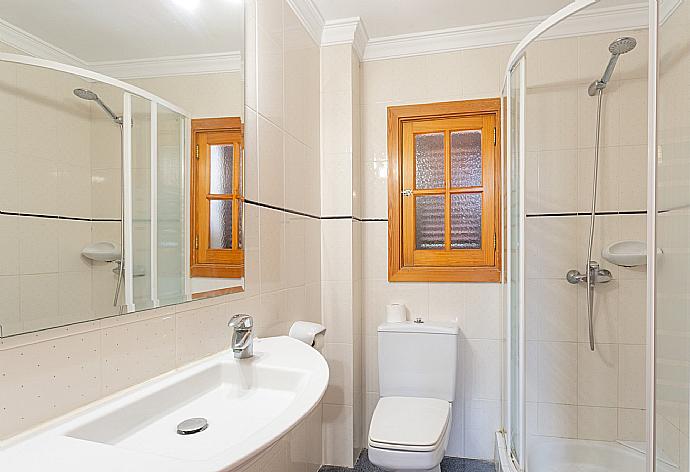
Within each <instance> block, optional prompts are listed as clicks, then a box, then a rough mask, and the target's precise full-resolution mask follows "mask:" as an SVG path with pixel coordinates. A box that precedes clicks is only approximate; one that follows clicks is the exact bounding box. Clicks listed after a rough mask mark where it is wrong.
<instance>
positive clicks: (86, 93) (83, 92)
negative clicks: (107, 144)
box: [73, 88, 122, 126]
mask: <svg viewBox="0 0 690 472" xmlns="http://www.w3.org/2000/svg"><path fill="white" fill-rule="evenodd" d="M73 93H74V95H76V96H77V97H79V98H81V99H82V100H88V101H93V102H96V103H98V105H99V106H100V107H101V108H102V109H103V111H104V112H106V113H107V114H108V116H109V117H110V118H111V119H112V120H113V121H114V122H115V123H117V124H118V125H120V126H122V117H121V116H117V115H116V114H115V112H113V110H111V109H110V107H109V106H108V105H106V104H105V103H103V100H101V98H100V97H99V96H98V95H97V94H96V92H92V91H91V90H88V89H83V88H75V89H74V90H73Z"/></svg>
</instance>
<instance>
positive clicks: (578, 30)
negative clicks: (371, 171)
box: [363, 0, 683, 61]
mask: <svg viewBox="0 0 690 472" xmlns="http://www.w3.org/2000/svg"><path fill="white" fill-rule="evenodd" d="M682 1H683V0H667V1H666V2H664V4H665V5H664V6H665V7H666V8H664V6H662V11H666V12H672V11H673V10H675V8H677V6H678V4H680V3H681V2H682ZM668 14H670V13H667V15H668ZM545 18H547V17H533V18H525V19H522V20H512V21H502V22H495V23H487V24H484V25H476V26H469V27H461V28H450V29H444V30H436V31H426V32H423V33H413V34H404V35H399V36H388V37H381V38H372V39H370V40H369V42H368V44H367V47H366V49H365V52H364V57H363V60H364V61H376V60H384V59H393V58H397V57H406V56H417V55H421V54H433V53H440V52H449V51H458V50H462V49H475V48H481V47H489V46H500V45H505V44H515V43H517V42H519V41H520V39H522V38H523V37H524V36H525V35H526V34H527V33H529V32H530V31H531V30H532V29H533V28H535V27H536V26H537V25H538V24H539V23H541V22H542V21H543V20H544V19H545ZM662 18H663V16H662ZM648 22H649V5H648V4H647V3H646V2H644V3H634V4H630V5H623V6H617V7H610V8H599V9H592V10H586V11H583V12H580V13H577V14H575V15H573V16H572V17H570V18H568V19H566V20H564V21H563V22H562V23H561V24H559V26H558V28H556V29H555V30H550V31H548V32H547V33H545V34H544V35H543V36H542V37H540V38H539V39H554V38H562V37H569V36H581V35H586V34H595V33H604V32H610V31H623V30H630V29H641V28H647V25H648Z"/></svg>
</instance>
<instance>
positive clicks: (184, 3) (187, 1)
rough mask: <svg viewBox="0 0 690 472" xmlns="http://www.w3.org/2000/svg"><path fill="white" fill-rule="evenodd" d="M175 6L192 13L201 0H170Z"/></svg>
mask: <svg viewBox="0 0 690 472" xmlns="http://www.w3.org/2000/svg"><path fill="white" fill-rule="evenodd" d="M172 1H173V3H174V4H175V5H177V6H178V7H182V8H184V9H185V10H188V11H192V10H196V9H197V7H198V6H199V4H200V3H201V0H172Z"/></svg>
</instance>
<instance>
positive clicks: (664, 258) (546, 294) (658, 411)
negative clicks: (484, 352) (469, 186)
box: [498, 0, 690, 472]
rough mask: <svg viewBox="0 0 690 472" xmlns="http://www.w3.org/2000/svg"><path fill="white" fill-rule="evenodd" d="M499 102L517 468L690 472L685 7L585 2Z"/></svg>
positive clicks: (670, 1)
mask: <svg viewBox="0 0 690 472" xmlns="http://www.w3.org/2000/svg"><path fill="white" fill-rule="evenodd" d="M503 104H504V107H503V113H504V117H505V119H504V124H505V126H506V129H505V134H504V136H506V139H505V142H504V146H505V147H504V149H503V152H504V182H505V190H506V192H505V200H506V201H505V208H506V214H505V218H504V225H505V232H504V234H505V237H506V241H505V244H504V247H505V248H506V249H505V250H506V259H505V260H506V274H505V294H504V295H505V304H504V308H505V315H506V316H505V329H506V331H505V335H506V342H505V345H504V346H505V369H504V379H505V382H504V387H505V388H504V397H505V399H506V401H505V403H504V414H503V418H504V420H503V424H504V431H502V432H501V433H500V434H499V435H498V438H499V440H498V450H499V453H500V454H501V455H502V456H503V459H504V460H503V461H502V467H503V470H518V471H519V470H523V471H529V472H546V471H549V472H550V471H558V472H569V471H580V470H601V471H604V470H605V471H614V472H617V471H621V472H623V471H634V472H637V471H639V472H642V471H645V472H651V471H655V470H656V471H663V472H666V471H683V472H687V471H688V463H689V462H690V461H689V455H690V452H689V447H688V445H689V443H690V438H689V437H688V430H689V429H690V427H689V424H690V418H689V415H688V405H689V403H690V388H689V382H690V317H689V316H688V315H689V314H690V259H689V256H688V255H689V254H690V212H689V211H688V209H689V208H690V7H689V5H688V2H686V1H683V0H665V1H663V2H661V1H656V0H651V1H650V2H648V3H645V4H636V5H634V6H626V7H621V6H620V4H616V3H614V2H610V3H607V2H606V1H605V0H601V1H597V0H577V1H574V2H572V3H571V4H569V5H567V6H566V7H564V8H563V9H561V10H560V11H558V12H556V13H554V15H553V16H551V17H549V18H548V19H546V20H545V21H543V22H542V23H541V24H540V25H539V26H538V27H537V28H535V29H534V30H533V31H531V32H530V33H529V34H528V35H526V36H525V37H524V39H523V40H522V41H521V42H520V43H519V44H518V46H517V47H516V48H515V50H514V52H513V54H512V55H511V57H510V59H509V62H508V67H507V70H506V75H505V82H504V89H503ZM621 248H625V249H621ZM623 256H625V257H623ZM597 279H598V281H599V282H606V283H601V284H600V283H595V282H596V281H597ZM569 282H570V283H569Z"/></svg>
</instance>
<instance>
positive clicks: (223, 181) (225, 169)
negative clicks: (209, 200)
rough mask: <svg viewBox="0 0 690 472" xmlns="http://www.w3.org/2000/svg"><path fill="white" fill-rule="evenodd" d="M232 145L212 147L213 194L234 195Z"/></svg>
mask: <svg viewBox="0 0 690 472" xmlns="http://www.w3.org/2000/svg"><path fill="white" fill-rule="evenodd" d="M232 147H233V146H232V144H214V145H212V146H211V193H213V194H231V193H232V152H233V149H232Z"/></svg>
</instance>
